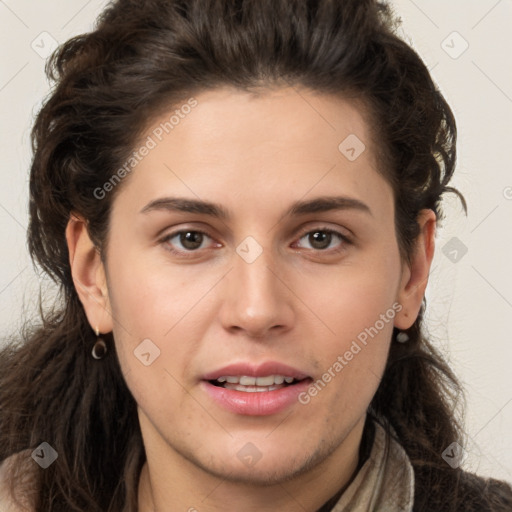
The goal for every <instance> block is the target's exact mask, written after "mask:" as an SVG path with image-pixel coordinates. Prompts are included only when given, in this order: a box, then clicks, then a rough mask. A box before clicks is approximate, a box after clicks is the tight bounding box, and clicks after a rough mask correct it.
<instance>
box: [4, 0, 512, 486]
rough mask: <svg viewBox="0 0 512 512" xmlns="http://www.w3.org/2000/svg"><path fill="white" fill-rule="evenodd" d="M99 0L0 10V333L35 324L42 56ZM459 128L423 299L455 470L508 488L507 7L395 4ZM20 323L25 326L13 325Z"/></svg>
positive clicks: (511, 380) (491, 0)
mask: <svg viewBox="0 0 512 512" xmlns="http://www.w3.org/2000/svg"><path fill="white" fill-rule="evenodd" d="M106 3H107V2H105V1H104V0H89V1H87V0H45V1H38V2H34V0H0V52H1V64H0V112H1V124H0V148H1V156H2V158H1V166H0V229H1V231H0V233H1V240H2V243H0V258H1V262H2V265H1V268H0V333H1V338H2V339H3V338H4V337H5V336H6V335H7V334H10V333H15V332H16V331H17V330H19V328H20V326H21V324H22V321H23V320H22V319H23V318H27V316H28V317H30V316H33V315H34V312H35V307H36V305H37V299H38V293H39V288H40V285H41V282H46V281H44V280H43V279H42V278H41V276H38V275H36V273H35V272H34V270H33V268H32V265H31V262H30V260H29V257H28V254H27V250H26V243H25V231H26V227H27V222H28V216H27V204H28V170H29V164H30V158H31V152H30V143H29V131H30V128H31V125H32V121H33V115H34V113H35V112H36V111H37V109H38V107H39V106H40V104H41V101H42V99H43V97H44V96H45V95H46V94H47V92H48V90H49V84H48V82H47V80H46V77H45V75H44V64H45V57H46V56H47V54H48V51H49V50H51V49H52V48H53V45H54V44H56V42H60V43H62V42H64V41H65V40H67V39H68V38H70V37H72V36H74V35H77V34H79V33H82V32H85V31H88V30H90V29H91V28H92V26H93V23H94V20H95V18H96V16H97V15H98V14H99V12H100V11H101V10H102V8H103V7H104V6H105V5H106ZM392 5H393V6H394V8H395V11H396V12H397V14H398V15H399V16H400V17H401V18H402V21H403V24H402V29H401V31H400V33H401V34H402V35H403V37H405V38H406V40H407V41H408V42H409V44H411V45H412V46H413V47H414V48H415V49H416V51H418V53H419V54H420V55H421V57H422V58H423V60H424V61H425V63H426V64H427V66H428V67H429V69H430V70H431V73H432V75H433V77H434V80H435V81H436V83H437V84H438V86H439V87H440V89H441V91H442V92H443V94H444V95H445V97H446V99H447V100H448V102H449V104H450V105H451V107H452V109H453V111H454V113H455V117H456V120H457V124H458V131H459V139H458V155H459V156H458V165H457V170H456V174H455V179H454V180H453V182H452V185H453V186H455V187H457V188H458V189H459V190H460V191H461V192H462V193H463V194H464V195H465V197H466V199H467V201H468V205H469V214H468V216H467V217H465V216H464V214H463V211H462V208H461V207H460V203H459V202H458V200H457V199H456V197H455V196H453V195H451V196H447V199H446V201H445V206H444V210H445V214H446V220H445V221H443V223H442V227H441V229H440V230H439V232H438V234H437V237H436V246H437V248H436V256H435V259H434V263H433V266H432V272H431V275H430V281H429V286H428V289H427V325H428V332H429V333H430V336H431V339H432V340H433V341H434V343H435V344H436V346H438V347H440V348H441V350H442V351H443V353H444V354H445V355H446V357H447V358H448V360H449V361H450V363H451V365H452V367H453V369H454V371H455V373H456V374H457V376H458V377H459V378H460V380H461V381H462V383H463V385H464V389H465V391H466V397H467V414H466V428H467V432H468V441H467V443H466V444H465V445H464V450H465V458H464V461H463V463H462V466H463V467H464V468H465V469H467V470H471V471H474V472H477V473H479V474H480V475H484V476H493V477H495V478H501V479H505V480H508V481H509V482H512V436H511V434H510V432H511V430H512V386H511V384H512V377H511V375H512V369H511V365H512V336H511V333H510V319H511V318H512V271H511V262H512V171H511V151H510V149H511V146H512V128H511V120H512V66H511V65H510V54H511V51H512V30H511V29H510V27H511V26H512V2H511V1H510V0H415V1H412V0H394V1H393V2H392ZM24 315H25V316H24Z"/></svg>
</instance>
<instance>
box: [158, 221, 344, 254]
mask: <svg viewBox="0 0 512 512" xmlns="http://www.w3.org/2000/svg"><path fill="white" fill-rule="evenodd" d="M318 232H321V233H327V234H331V235H336V236H338V237H339V238H340V240H341V241H342V243H341V245H340V246H339V247H337V248H335V249H307V250H309V251H314V252H318V253H326V254H330V255H334V254H338V253H341V252H343V251H344V250H346V246H347V245H352V241H351V240H350V239H349V238H348V237H347V236H346V235H344V234H342V233H340V232H339V231H336V230H334V229H331V228H327V227H319V228H315V229H307V230H305V231H302V232H301V233H300V235H299V237H298V240H301V239H302V238H304V237H305V236H306V235H310V234H312V233H318ZM182 233H199V234H201V235H204V236H207V237H208V238H211V239H212V240H213V237H212V236H210V235H209V234H208V233H207V232H206V231H202V230H200V229H180V230H179V231H174V232H173V233H169V234H168V235H165V236H164V237H163V238H162V239H161V240H160V243H162V244H164V247H165V250H167V251H169V252H170V253H172V254H174V255H177V256H180V257H182V258H189V257H193V255H194V253H197V252H199V251H200V249H195V250H188V251H179V250H176V249H173V248H172V247H171V246H170V244H169V243H168V242H169V240H171V239H173V238H174V237H175V236H177V235H180V234H182ZM189 255H190V256H189Z"/></svg>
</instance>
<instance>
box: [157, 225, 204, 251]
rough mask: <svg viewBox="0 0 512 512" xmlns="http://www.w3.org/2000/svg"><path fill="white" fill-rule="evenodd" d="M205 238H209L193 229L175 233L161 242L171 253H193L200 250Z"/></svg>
mask: <svg viewBox="0 0 512 512" xmlns="http://www.w3.org/2000/svg"><path fill="white" fill-rule="evenodd" d="M205 238H210V237H209V236H208V235H207V234H206V233H203V232H202V231H196V230H193V229H184V230H181V231H176V232H174V233H171V234H170V235H168V236H166V237H165V238H164V239H163V240H162V241H163V242H164V243H165V244H167V245H169V246H171V247H170V250H171V251H173V252H177V253H180V252H193V251H196V250H197V249H200V248H201V246H202V245H203V242H204V240H205Z"/></svg>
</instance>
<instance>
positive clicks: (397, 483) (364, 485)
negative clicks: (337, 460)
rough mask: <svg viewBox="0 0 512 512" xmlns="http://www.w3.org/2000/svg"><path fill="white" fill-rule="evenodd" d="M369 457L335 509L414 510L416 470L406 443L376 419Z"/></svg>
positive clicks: (349, 511)
mask: <svg viewBox="0 0 512 512" xmlns="http://www.w3.org/2000/svg"><path fill="white" fill-rule="evenodd" d="M373 423H374V426H375V436H374V441H373V446H372V449H371V452H370V455H369V457H368V459H367V460H366V461H365V462H364V464H363V465H362V466H361V468H360V470H359V471H358V472H357V474H356V476H355V478H354V479H353V480H352V482H351V483H350V485H349V486H348V487H347V488H346V489H345V491H344V492H343V494H342V495H341V497H340V499H339V500H338V502H337V503H336V504H335V505H334V508H332V509H331V511H332V512H377V511H378V512H412V510H413V504H414V470H413V467H412V465H411V463H410V461H409V457H408V456H407V454H406V453H405V450H404V449H403V448H402V446H401V445H400V444H399V443H398V442H397V441H396V440H395V439H393V438H392V437H391V436H389V435H388V434H387V433H386V431H385V430H384V428H383V427H382V426H381V425H380V424H379V423H378V422H377V421H375V420H373Z"/></svg>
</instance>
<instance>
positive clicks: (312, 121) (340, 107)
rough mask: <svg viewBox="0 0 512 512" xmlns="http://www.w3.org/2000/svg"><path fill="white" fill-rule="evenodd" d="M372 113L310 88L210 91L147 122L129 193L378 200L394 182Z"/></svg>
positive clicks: (243, 200)
mask: <svg viewBox="0 0 512 512" xmlns="http://www.w3.org/2000/svg"><path fill="white" fill-rule="evenodd" d="M187 105H188V106H187ZM190 105H194V106H193V107H190ZM185 107H186V108H185ZM365 119H366V116H365V112H364V110H362V105H361V103H360V102H357V101H351V100H344V99H342V98H339V97H335V96H332V95H324V94H319V93H313V92H311V91H308V90H299V89H295V88H284V89H277V90H268V91H265V92H260V93H258V94H252V93H248V92H244V91H239V90H235V89H232V88H227V87H226V88H220V89H215V90H210V91H205V92H203V93H200V94H198V95H196V96H194V98H193V102H191V101H190V100H189V101H188V102H187V100H185V101H184V102H183V103H182V104H181V106H180V105H179V104H178V105H175V106H174V107H173V109H170V110H168V111H165V112H161V113H160V114H159V115H158V116H157V117H155V118H154V119H153V120H152V122H151V123H150V124H149V125H148V128H147V130H146V131H145V133H144V135H143V137H142V138H141V139H140V141H139V143H138V144H139V145H143V144H145V145H149V146H151V149H150V150H149V151H144V153H145V156H144V157H143V158H141V159H140V160H139V161H138V162H137V163H136V165H135V167H134V171H133V172H132V173H131V175H130V177H129V181H130V183H129V184H128V185H129V186H128V187H127V188H128V190H127V191H126V192H127V194H128V195H127V196H126V197H127V199H129V200H130V203H131V204H133V205H136V204H138V205H140V206H141V207H142V206H143V205H142V204H141V203H142V202H143V201H147V200H150V199H154V197H156V196H158V195H159V194H163V193H164V189H166V190H167V191H171V190H172V192H173V194H172V195H176V193H177V194H181V195H183V196H187V197H191V196H196V197H202V198H211V197H212V196H218V198H219V200H220V201H223V200H224V201H225V200H226V199H228V198H231V199H234V198H235V197H236V198H238V199H239V200H240V204H241V205H246V206H248V205H252V206H254V201H255V198H258V197H259V198H260V199H265V200H270V199H273V200H274V201H275V202H278V203H279V202H282V201H286V200H287V198H288V197H291V196H294V198H295V199H298V198H299V197H300V196H303V195H305V194H308V193H316V194H317V195H326V194H329V193H331V192H332V190H333V188H337V189H339V190H338V192H347V193H351V194H352V195H354V196H356V197H357V196H359V197H361V196H368V194H370V195H371V196H374V197H373V199H374V200H377V201H378V199H379V195H380V196H384V197H385V196H386V195H389V193H390V189H389V186H388V185H387V183H386V182H385V180H384V179H383V178H382V177H381V176H380V173H379V167H378V165H379V162H378V158H377V154H378V151H377V148H376V147H375V145H374V143H373V141H372V137H371V133H370V129H369V126H368V124H367V122H366V120H365ZM148 142H149V144H148ZM137 148H138V146H137V147H136V148H135V150H136V151H137ZM384 189H385V190H386V194H382V191H383V190H384ZM128 196H130V197H128ZM295 196H297V197H295ZM371 199H372V198H370V200H371ZM283 206H284V205H283Z"/></svg>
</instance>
